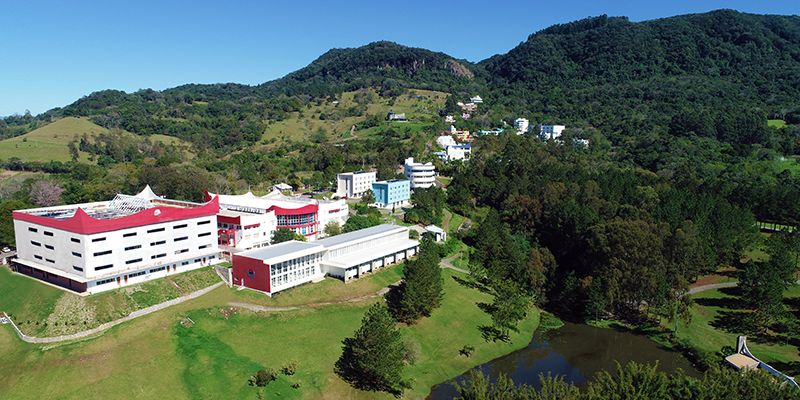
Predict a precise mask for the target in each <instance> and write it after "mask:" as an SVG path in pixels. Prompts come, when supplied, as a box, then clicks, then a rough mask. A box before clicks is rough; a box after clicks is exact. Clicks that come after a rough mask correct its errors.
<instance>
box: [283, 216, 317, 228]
mask: <svg viewBox="0 0 800 400" xmlns="http://www.w3.org/2000/svg"><path fill="white" fill-rule="evenodd" d="M313 223H314V213H311V214H300V215H278V226H295V225H306V224H313Z"/></svg>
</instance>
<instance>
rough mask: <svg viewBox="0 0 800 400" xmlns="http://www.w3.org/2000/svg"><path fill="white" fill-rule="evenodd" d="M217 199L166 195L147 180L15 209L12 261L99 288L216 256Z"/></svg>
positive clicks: (78, 286) (85, 288)
mask: <svg viewBox="0 0 800 400" xmlns="http://www.w3.org/2000/svg"><path fill="white" fill-rule="evenodd" d="M218 211H219V206H218V202H217V201H216V199H214V200H211V201H209V202H207V203H204V204H198V203H191V202H184V201H177V200H168V199H164V198H162V197H159V196H156V195H155V194H154V193H153V191H152V190H150V187H149V186H148V187H146V188H145V189H144V190H143V191H142V192H141V193H139V194H137V195H136V196H127V195H121V194H120V195H117V196H116V197H115V198H114V199H113V200H111V201H104V202H96V203H85V204H73V205H66V206H56V207H45V208H35V209H28V210H18V211H14V213H13V217H14V230H15V236H16V241H17V256H18V258H17V259H16V260H15V263H14V269H15V270H16V271H17V272H19V273H23V274H26V275H30V276H32V277H35V278H38V279H41V280H44V281H46V282H50V283H52V284H55V285H58V286H61V287H64V288H68V289H71V290H74V291H77V292H82V293H98V292H102V291H106V290H111V289H116V288H118V287H121V286H126V285H131V284H136V283H139V282H143V281H147V280H150V279H154V278H160V277H164V276H167V275H170V274H174V273H179V272H186V271H188V270H192V269H196V268H200V267H202V266H206V265H210V264H216V263H217V262H219V258H218V251H219V250H218V248H217V236H216V233H217V232H216V230H217V228H216V222H217V221H216V219H217V215H216V214H217V212H218Z"/></svg>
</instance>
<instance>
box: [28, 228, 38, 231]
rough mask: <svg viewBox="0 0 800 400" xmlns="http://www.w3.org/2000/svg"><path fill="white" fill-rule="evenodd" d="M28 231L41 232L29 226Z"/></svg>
mask: <svg viewBox="0 0 800 400" xmlns="http://www.w3.org/2000/svg"><path fill="white" fill-rule="evenodd" d="M28 232H39V230H38V229H36V228H28Z"/></svg>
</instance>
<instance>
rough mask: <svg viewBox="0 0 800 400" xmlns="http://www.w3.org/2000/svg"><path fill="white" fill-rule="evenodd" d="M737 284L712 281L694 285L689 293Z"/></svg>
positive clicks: (799, 281) (737, 283)
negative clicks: (708, 283) (706, 283)
mask: <svg viewBox="0 0 800 400" xmlns="http://www.w3.org/2000/svg"><path fill="white" fill-rule="evenodd" d="M797 284H800V280H798V281H797ZM737 285H739V282H726V283H712V284H710V285H703V286H697V287H693V288H691V289H689V292H688V293H689V294H694V293H699V292H702V291H705V290H711V289H720V288H726V287H736V286H737Z"/></svg>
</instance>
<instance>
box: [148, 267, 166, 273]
mask: <svg viewBox="0 0 800 400" xmlns="http://www.w3.org/2000/svg"><path fill="white" fill-rule="evenodd" d="M165 269H167V267H158V268H153V269H151V270H150V273H151V274H152V273H153V272H158V271H163V270H165Z"/></svg>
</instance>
